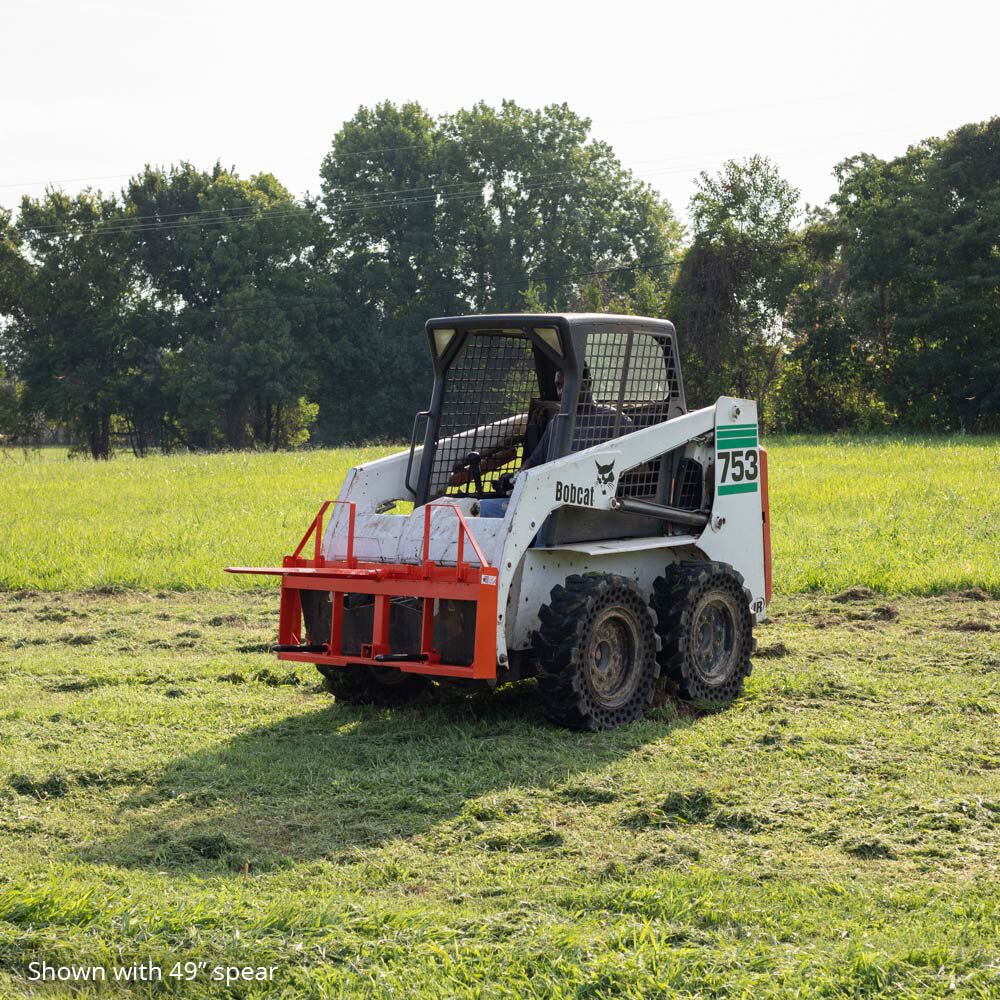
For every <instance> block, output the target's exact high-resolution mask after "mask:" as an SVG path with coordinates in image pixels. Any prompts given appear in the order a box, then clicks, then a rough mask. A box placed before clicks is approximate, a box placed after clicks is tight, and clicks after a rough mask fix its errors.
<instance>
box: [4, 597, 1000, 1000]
mask: <svg viewBox="0 0 1000 1000" xmlns="http://www.w3.org/2000/svg"><path fill="white" fill-rule="evenodd" d="M274 628H275V609H274V607H273V602H272V601H271V599H270V595H268V594H261V593H249V594H225V593H215V594H201V595H191V594H170V593H161V594H159V595H154V594H122V595H118V596H108V595H53V594H38V593H36V594H34V595H27V594H13V595H12V594H8V595H6V596H0V635H2V636H3V640H2V642H0V774H2V775H3V777H2V780H0V996H3V997H5V998H7V997H11V998H15V997H29V996H52V995H67V994H68V993H69V989H68V988H67V987H63V988H62V989H61V990H60V989H59V988H54V989H52V988H50V989H48V990H42V989H41V988H40V987H38V986H37V985H36V986H33V985H32V983H31V982H29V980H28V976H29V963H30V962H41V961H43V960H44V961H45V962H47V963H48V964H49V965H51V966H53V967H58V966H68V965H76V966H87V967H89V966H102V967H105V968H108V969H110V967H111V966H112V965H114V964H119V965H120V964H125V965H131V964H133V963H143V962H147V963H148V962H152V963H154V964H155V965H159V966H161V967H162V968H163V969H164V970H166V969H168V968H169V967H171V966H172V965H173V963H175V962H177V961H181V962H184V961H192V962H206V963H207V968H208V969H211V968H212V967H214V966H215V965H217V964H221V965H233V966H254V967H256V966H265V965H267V966H275V967H276V969H277V972H276V975H275V979H274V981H273V983H271V984H270V985H267V984H260V983H257V984H251V985H247V984H243V985H242V986H235V985H234V986H233V987H232V989H231V990H229V991H224V990H223V989H221V988H220V987H219V985H218V984H217V983H212V982H211V981H209V980H208V979H207V974H202V975H200V976H199V977H198V978H197V979H196V980H195V981H194V982H190V983H186V982H185V983H178V982H177V981H176V980H172V981H165V982H164V983H162V984H152V985H149V986H137V987H132V988H131V989H130V991H129V995H131V996H158V995H162V994H164V993H171V994H175V995H181V996H185V997H195V998H200V997H205V998H207V997H217V996H223V995H225V996H263V995H273V996H281V997H301V998H306V997H359V996H365V997H367V996H391V997H397V996H398V997H442V998H444V997H455V996H469V997H494V996H497V997H511V998H520V997H554V998H564V997H617V996H628V997H659V996H687V997H755V998H756V997H787V996H830V997H859V996H861V997H882V996H900V997H912V998H918V997H919V998H924V997H934V996H940V997H945V996H949V997H954V996H963V997H982V998H986V997H995V996H997V995H998V993H1000V934H998V932H1000V746H998V743H997V738H996V737H997V732H998V724H1000V715H998V706H1000V604H998V603H997V602H995V601H991V600H984V599H982V598H981V596H978V597H977V595H968V596H964V597H963V596H959V595H954V596H949V597H938V598H904V599H898V600H896V601H893V602H886V601H885V600H884V599H872V598H868V599H861V600H850V601H835V600H831V599H828V598H818V597H806V596H798V597H786V598H780V599H779V600H778V601H777V602H776V605H775V606H774V608H773V620H772V621H771V622H770V623H769V624H767V625H766V626H765V627H764V628H763V629H762V630H761V632H760V650H759V654H758V658H757V661H756V669H755V671H754V674H753V675H752V677H751V679H750V681H749V685H748V690H747V692H746V695H745V697H744V698H743V699H742V700H740V701H739V702H738V703H736V704H735V705H734V706H733V707H732V708H731V709H729V710H727V711H724V712H720V713H717V714H709V715H705V714H699V713H697V712H694V711H692V710H690V709H687V708H685V707H683V706H680V705H678V704H676V703H674V702H672V701H670V700H667V701H665V702H664V703H663V704H662V705H661V706H660V707H658V708H655V709H653V710H652V711H651V712H650V714H649V717H648V718H647V719H646V720H645V721H644V722H642V723H639V724H636V725H633V726H629V727H626V728H624V729H621V730H619V731H616V732H612V733H602V734H581V733H570V732H566V731H562V730H559V729H555V728H553V727H551V726H548V725H545V724H544V723H543V721H542V720H541V718H540V715H539V712H538V710H537V708H536V706H535V702H534V698H533V689H532V687H531V685H530V684H526V685H521V686H518V687H513V688H508V689H505V690H501V691H498V692H495V693H492V694H489V693H483V694H481V695H478V696H472V697H470V696H468V695H464V694H459V693H453V692H443V691H438V692H437V693H436V694H431V695H427V696H424V697H423V698H422V700H420V701H418V702H417V703H415V704H414V705H413V706H412V707H407V708H402V709H397V710H394V711H391V712H390V711H379V710H375V709H369V708H357V707H352V706H349V705H341V704H337V703H335V702H333V701H332V700H331V699H330V697H329V696H328V695H327V694H326V693H325V692H323V691H322V690H321V689H320V687H319V686H318V685H317V683H316V681H317V675H316V674H315V673H314V672H313V671H312V669H311V668H308V667H306V666H299V667H292V668H291V669H289V666H288V665H285V664H280V665H279V664H276V663H275V662H274V661H273V659H272V658H271V657H270V656H269V655H267V654H266V653H265V652H263V650H265V649H266V647H267V644H268V643H269V641H270V640H271V638H272V636H273V632H274ZM109 975H110V972H109ZM111 992H113V991H112V990H111V988H110V987H108V988H106V989H104V990H92V989H89V988H83V989H81V990H80V991H79V992H78V993H77V994H76V995H79V996H88V997H89V996H103V995H108V994H109V993H111Z"/></svg>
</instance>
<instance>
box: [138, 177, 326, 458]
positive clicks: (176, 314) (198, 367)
mask: <svg viewBox="0 0 1000 1000" xmlns="http://www.w3.org/2000/svg"><path fill="white" fill-rule="evenodd" d="M125 205H126V213H127V217H128V220H129V230H128V231H129V235H130V237H131V241H132V242H131V247H132V254H133V257H134V259H135V260H136V262H137V264H138V266H139V267H140V269H141V280H142V284H143V287H144V288H145V289H146V291H147V294H148V296H149V299H150V301H151V303H153V304H154V305H155V309H156V315H157V319H158V324H159V328H160V330H161V336H160V338H159V340H160V343H161V345H162V348H163V349H164V350H165V356H164V358H163V363H162V365H161V366H160V373H161V375H160V381H159V384H158V386H157V387H156V391H155V392H153V393H152V397H153V398H155V399H156V400H157V408H158V409H159V410H160V415H161V420H162V421H163V422H164V423H165V424H166V426H168V427H169V429H170V431H171V433H173V434H174V435H175V436H176V437H177V438H178V439H179V440H181V441H182V442H184V443H186V444H189V445H192V446H199V447H214V446H217V445H223V446H225V447H229V448H242V447H247V446H253V447H280V446H285V445H288V444H290V443H292V440H293V439H294V440H296V441H301V440H302V438H303V432H304V431H305V428H304V427H301V426H297V425H296V424H295V421H294V420H293V419H292V415H293V414H299V415H300V416H301V415H303V414H307V413H311V412H313V411H312V410H311V409H310V408H309V405H308V403H307V404H306V405H305V407H303V406H301V405H300V399H303V398H306V397H308V396H309V395H310V394H311V393H312V391H313V389H314V388H315V386H316V378H315V372H314V367H313V364H312V359H313V355H314V348H315V338H316V315H315V305H316V302H315V300H316V298H317V296H316V294H315V285H316V281H315V280H314V270H313V266H312V265H313V259H312V253H313V249H314V247H315V246H316V244H317V242H318V241H319V240H320V239H321V233H320V231H319V228H318V226H317V219H316V215H315V213H314V212H313V211H312V210H311V209H310V207H309V206H304V205H302V204H300V203H298V202H296V200H295V199H293V198H292V196H291V195H290V194H289V192H288V191H287V190H286V189H285V188H284V187H282V186H281V185H280V184H279V183H278V182H277V181H276V180H275V178H274V177H273V176H271V175H270V174H260V175H256V176H254V177H251V178H249V179H244V178H241V177H239V176H238V175H237V174H236V173H235V172H234V171H231V170H226V169H224V168H223V167H221V166H220V165H219V164H216V166H215V167H214V168H213V169H212V170H211V171H200V170H197V169H195V168H194V167H193V166H191V165H190V164H186V163H184V164H181V165H180V166H178V167H174V168H171V169H170V170H166V171H165V170H158V169H152V168H149V167H147V168H146V170H145V171H144V172H143V173H142V174H140V175H138V176H136V177H135V178H133V179H132V180H131V181H130V183H129V185H128V187H127V189H126V192H125ZM147 398H149V397H148V396H147Z"/></svg>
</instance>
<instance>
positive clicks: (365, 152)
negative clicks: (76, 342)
mask: <svg viewBox="0 0 1000 1000" xmlns="http://www.w3.org/2000/svg"><path fill="white" fill-rule="evenodd" d="M898 90H899V88H889V89H888V90H885V89H881V90H857V91H846V92H844V93H840V94H824V95H817V96H815V97H800V98H793V99H791V100H787V101H769V102H766V103H763V104H742V105H733V106H730V107H726V108H706V109H702V110H699V111H674V112H670V113H669V114H665V115H657V116H655V117H652V118H633V119H624V120H619V121H610V122H605V123H604V125H605V127H608V128H613V127H616V126H631V125H649V124H653V123H655V122H661V121H677V120H680V119H688V118H715V117H718V116H721V115H729V114H741V113H744V112H748V111H766V110H769V109H771V108H783V107H791V106H794V105H802V104H823V103H826V102H829V101H841V100H844V99H850V98H854V97H873V96H875V95H876V94H886V93H894V92H896V91H898ZM345 124H347V123H346V122H345ZM425 146H426V143H412V144H410V145H405V146H381V147H376V148H374V149H359V150H350V151H347V152H348V153H349V155H351V156H374V155H376V154H380V153H398V152H402V151H404V150H410V149H423V148H425ZM134 176H136V175H135V173H134V172H133V173H129V174H100V175H98V176H96V177H65V178H63V179H61V180H47V181H11V182H9V183H4V184H0V190H3V189H7V188H16V187H40V186H42V185H55V184H75V183H80V182H88V181H101V180H121V179H123V178H124V179H128V178H131V177H134Z"/></svg>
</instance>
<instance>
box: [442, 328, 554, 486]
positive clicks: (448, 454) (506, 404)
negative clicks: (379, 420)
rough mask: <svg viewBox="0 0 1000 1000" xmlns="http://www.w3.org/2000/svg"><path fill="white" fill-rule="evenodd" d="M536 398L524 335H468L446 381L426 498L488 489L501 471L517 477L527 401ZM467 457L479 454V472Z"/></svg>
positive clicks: (530, 353) (529, 348)
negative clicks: (476, 479) (478, 479)
mask: <svg viewBox="0 0 1000 1000" xmlns="http://www.w3.org/2000/svg"><path fill="white" fill-rule="evenodd" d="M539 394H540V389H539V383H538V375H537V372H536V367H535V360H534V354H533V351H532V343H531V340H530V338H529V337H528V336H527V335H526V334H520V333H504V332H499V331H497V332H493V331H476V332H474V333H471V334H469V336H468V338H467V340H466V342H465V344H464V345H463V346H462V349H461V352H460V353H459V354H458V356H457V357H456V358H455V360H454V361H453V362H452V364H451V366H450V367H449V369H448V373H447V376H446V379H445V386H444V395H443V398H442V404H441V418H440V421H439V423H438V430H437V438H436V442H435V449H434V460H433V463H432V465H431V474H430V484H429V489H428V493H429V495H430V496H431V497H438V496H443V495H450V496H454V495H457V494H463V493H474V492H476V490H477V489H479V488H481V489H483V490H488V489H489V488H490V487H491V486H492V484H493V483H495V482H496V480H497V478H498V477H499V476H501V475H502V474H503V473H504V472H516V471H517V470H518V469H519V468H520V464H521V458H522V453H523V447H524V432H525V429H526V426H527V421H528V411H529V409H530V405H531V400H532V399H533V398H535V397H537V396H538V395H539ZM472 452H476V453H478V455H479V462H478V468H477V467H475V466H473V465H470V463H469V462H468V457H469V455H470V453H472ZM477 471H478V472H479V475H480V482H479V483H478V484H477V483H476V482H475V473H476V472H477Z"/></svg>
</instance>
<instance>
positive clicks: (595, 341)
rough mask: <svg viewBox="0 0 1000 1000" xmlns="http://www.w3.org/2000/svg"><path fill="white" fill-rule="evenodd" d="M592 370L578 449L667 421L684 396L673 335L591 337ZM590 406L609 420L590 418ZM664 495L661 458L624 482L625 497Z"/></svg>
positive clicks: (634, 333) (626, 476)
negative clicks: (673, 347)
mask: <svg viewBox="0 0 1000 1000" xmlns="http://www.w3.org/2000/svg"><path fill="white" fill-rule="evenodd" d="M587 369H588V371H589V375H590V396H591V397H592V399H588V398H587V396H586V395H585V394H583V393H581V400H580V409H579V411H578V416H577V432H576V433H574V436H573V447H574V450H578V449H579V448H587V447H590V446H591V445H595V444H601V443H603V442H604V441H607V440H610V439H611V438H615V437H618V436H620V435H621V434H628V433H629V432H630V431H633V430H640V429H641V428H643V427H650V426H652V425H653V424H658V423H662V422H663V421H664V420H666V419H667V418H668V417H669V415H670V404H671V401H672V400H673V399H676V398H677V396H678V395H679V386H678V380H677V367H676V363H675V359H674V354H673V349H672V343H671V340H670V338H669V337H660V336H656V335H655V334H652V333H643V332H637V331H630V332H628V333H621V332H608V333H601V332H598V333H592V334H590V335H589V336H588V338H587ZM588 406H590V407H592V410H593V412H594V413H595V414H599V413H603V414H604V416H603V417H602V416H599V415H594V416H590V417H589V418H588V417H587V416H586V415H585V414H586V413H587V407H588ZM581 416H582V417H583V420H581ZM581 424H582V429H581ZM659 493H660V460H659V459H655V460H654V461H651V462H645V463H643V464H642V465H640V466H637V467H636V468H634V469H629V470H627V471H626V472H624V473H623V474H622V475H620V476H619V478H618V490H617V495H618V496H620V497H623V496H629V497H640V498H646V499H653V498H656V497H657V496H658V495H659Z"/></svg>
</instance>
